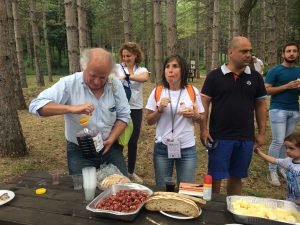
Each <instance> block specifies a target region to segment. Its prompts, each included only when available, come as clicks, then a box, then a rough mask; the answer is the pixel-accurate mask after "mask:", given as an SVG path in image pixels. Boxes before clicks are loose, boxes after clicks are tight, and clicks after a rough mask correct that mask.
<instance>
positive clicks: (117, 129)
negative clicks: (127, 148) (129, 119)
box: [108, 120, 127, 142]
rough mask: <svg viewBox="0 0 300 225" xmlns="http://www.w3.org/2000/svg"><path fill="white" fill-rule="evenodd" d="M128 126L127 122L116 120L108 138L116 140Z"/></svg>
mask: <svg viewBox="0 0 300 225" xmlns="http://www.w3.org/2000/svg"><path fill="white" fill-rule="evenodd" d="M126 127H127V123H125V122H124V121H122V120H116V122H115V125H114V127H113V129H112V131H111V132H110V135H109V137H108V139H111V140H112V142H115V141H116V140H117V139H118V138H119V136H120V135H121V134H122V132H123V131H124V130H125V128H126Z"/></svg>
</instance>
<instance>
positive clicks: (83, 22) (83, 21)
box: [77, 0, 89, 54]
mask: <svg viewBox="0 0 300 225" xmlns="http://www.w3.org/2000/svg"><path fill="white" fill-rule="evenodd" d="M77 13H78V28H79V49H80V54H81V53H82V51H83V50H84V49H86V48H87V47H88V46H89V45H88V42H89V41H88V39H89V38H88V37H89V34H88V24H87V15H86V1H85V0H77Z"/></svg>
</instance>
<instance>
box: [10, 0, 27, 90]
mask: <svg viewBox="0 0 300 225" xmlns="http://www.w3.org/2000/svg"><path fill="white" fill-rule="evenodd" d="M18 3H19V1H18V0H12V12H13V18H14V31H15V41H16V52H17V59H18V68H19V76H20V80H21V86H22V87H23V88H27V87H28V85H27V80H26V76H25V70H24V60H23V49H22V40H21V39H22V37H21V33H20V19H19V13H18Z"/></svg>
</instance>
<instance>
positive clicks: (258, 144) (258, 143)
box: [254, 134, 266, 149]
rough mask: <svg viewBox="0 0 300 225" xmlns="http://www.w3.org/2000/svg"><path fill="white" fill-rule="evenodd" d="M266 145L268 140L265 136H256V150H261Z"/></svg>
mask: <svg viewBox="0 0 300 225" xmlns="http://www.w3.org/2000/svg"><path fill="white" fill-rule="evenodd" d="M265 143H266V138H265V135H264V134H257V135H256V136H255V144H254V149H256V148H260V147H261V146H262V145H264V144H265Z"/></svg>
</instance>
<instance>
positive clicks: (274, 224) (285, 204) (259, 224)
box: [227, 195, 300, 225]
mask: <svg viewBox="0 0 300 225" xmlns="http://www.w3.org/2000/svg"><path fill="white" fill-rule="evenodd" d="M237 200H244V201H246V202H248V203H259V204H263V205H264V206H265V207H268V208H281V209H285V210H288V211H290V212H292V213H295V214H296V215H299V216H298V219H299V218H300V207H299V206H297V205H296V204H295V203H293V202H290V201H284V200H277V199H271V198H258V197H252V196H235V195H234V196H228V197H227V210H228V211H229V212H230V213H232V214H233V217H234V220H235V221H236V222H238V223H243V224H253V225H287V224H294V225H300V223H289V222H285V221H279V220H271V219H265V218H261V217H253V216H245V215H239V214H235V212H234V211H233V209H232V206H231V203H232V202H233V201H237Z"/></svg>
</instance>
